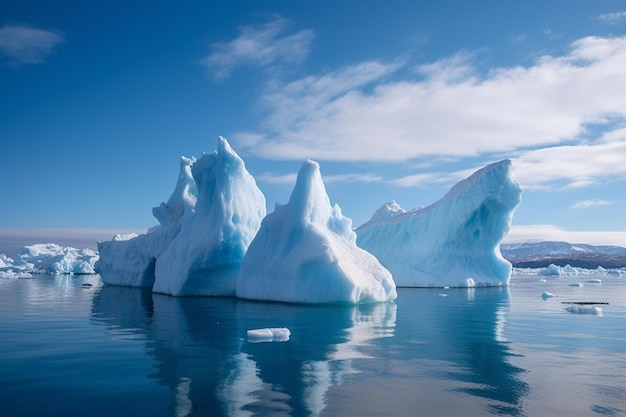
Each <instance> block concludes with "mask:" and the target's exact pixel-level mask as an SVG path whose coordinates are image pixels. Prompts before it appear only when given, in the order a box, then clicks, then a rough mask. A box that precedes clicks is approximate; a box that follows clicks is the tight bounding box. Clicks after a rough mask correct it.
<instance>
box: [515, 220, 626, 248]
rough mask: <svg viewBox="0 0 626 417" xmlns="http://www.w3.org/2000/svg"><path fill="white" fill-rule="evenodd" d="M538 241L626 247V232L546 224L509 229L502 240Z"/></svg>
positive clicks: (516, 241)
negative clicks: (586, 229)
mask: <svg viewBox="0 0 626 417" xmlns="http://www.w3.org/2000/svg"><path fill="white" fill-rule="evenodd" d="M539 241H563V242H570V243H588V244H591V245H618V246H624V247H626V231H614V232H605V231H573V230H565V229H562V228H560V227H557V226H554V225H546V224H538V225H519V226H513V227H512V228H511V231H510V232H509V234H508V235H507V236H506V237H505V238H504V241H503V243H522V242H539Z"/></svg>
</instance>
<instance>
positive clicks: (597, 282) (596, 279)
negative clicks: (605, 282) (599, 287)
mask: <svg viewBox="0 0 626 417" xmlns="http://www.w3.org/2000/svg"><path fill="white" fill-rule="evenodd" d="M587 282H591V283H593V284H601V283H602V280H601V279H600V278H594V279H589V280H587Z"/></svg>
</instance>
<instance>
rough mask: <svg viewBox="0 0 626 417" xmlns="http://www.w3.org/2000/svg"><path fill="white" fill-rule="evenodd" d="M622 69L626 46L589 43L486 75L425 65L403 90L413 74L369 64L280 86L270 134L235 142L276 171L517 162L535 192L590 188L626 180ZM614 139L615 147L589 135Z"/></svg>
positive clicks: (272, 94)
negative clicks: (301, 162)
mask: <svg viewBox="0 0 626 417" xmlns="http://www.w3.org/2000/svg"><path fill="white" fill-rule="evenodd" d="M625 67H626V37H616V38H600V37H587V38H583V39H580V40H578V41H576V42H574V43H572V44H571V45H570V50H569V52H568V53H567V54H565V55H563V56H543V57H541V58H540V59H538V60H537V61H536V62H535V63H534V64H533V65H531V66H527V67H523V66H516V67H508V68H496V69H492V70H491V71H488V72H486V73H483V75H480V74H479V72H478V70H477V69H476V68H474V67H473V66H472V56H471V54H468V53H461V54H458V55H456V56H453V57H448V58H445V59H442V60H439V61H436V62H432V63H428V64H424V65H421V66H419V67H416V68H415V71H414V74H415V75H414V76H413V77H407V76H405V77H404V78H400V77H399V76H398V73H399V70H401V69H404V70H406V69H407V68H406V65H404V63H402V62H395V63H384V62H380V61H370V62H365V63H361V64H357V65H353V66H351V67H346V68H342V69H338V70H336V71H333V72H329V73H326V74H322V75H319V76H309V77H305V78H302V79H299V80H295V81H292V82H289V83H283V84H280V83H276V82H274V83H272V84H271V87H269V88H268V91H267V94H266V95H265V96H264V97H263V99H262V100H261V105H262V106H263V107H264V109H265V110H266V112H267V117H266V118H265V120H266V122H265V124H264V125H263V127H262V128H261V129H259V131H256V132H238V133H236V134H235V135H234V137H235V138H236V139H237V141H238V143H240V144H241V146H243V147H247V148H249V149H250V151H251V152H252V153H255V154H256V155H257V156H260V157H264V158H268V159H283V160H293V159H304V158H313V159H317V160H334V161H378V162H404V161H409V160H412V161H413V162H415V161H426V160H430V159H432V158H436V157H444V156H445V157H453V158H464V157H481V158H486V157H487V158H489V159H493V155H496V159H502V158H504V157H511V158H512V157H514V156H515V157H516V158H515V163H516V166H518V169H517V172H518V174H519V175H520V177H523V178H524V179H525V180H528V181H529V183H530V185H531V187H532V186H535V187H540V186H541V185H542V184H545V183H546V182H550V181H565V182H566V183H567V185H568V186H572V187H574V186H584V185H588V184H590V183H593V182H594V181H596V180H597V179H598V178H600V177H604V176H607V175H613V176H615V175H618V176H619V175H622V174H624V173H625V168H624V166H626V164H624V163H623V162H624V161H623V158H620V155H625V154H626V153H624V151H625V150H626V141H625V140H624V135H623V131H622V130H620V128H621V127H622V125H623V124H624V120H626V110H625V109H626V78H625V77H624V76H623V68H625ZM612 128H613V129H615V134H614V135H612V136H611V135H608V134H606V135H605V136H603V137H602V138H598V137H594V136H593V134H592V133H594V132H596V131H606V130H607V129H609V130H610V129H612ZM583 155H584V156H583ZM546 161H550V162H551V163H550V164H547V165H546V166H541V167H540V164H544V163H545V162H546ZM603 164H608V165H603ZM620 164H621V166H620ZM563 167H564V168H563ZM561 168H563V169H561ZM609 173H612V174H609ZM427 179H428V178H426V177H423V178H419V177H416V178H405V179H401V180H397V182H398V185H405V186H406V185H410V184H415V183H419V182H420V181H421V180H427ZM525 184H526V183H525Z"/></svg>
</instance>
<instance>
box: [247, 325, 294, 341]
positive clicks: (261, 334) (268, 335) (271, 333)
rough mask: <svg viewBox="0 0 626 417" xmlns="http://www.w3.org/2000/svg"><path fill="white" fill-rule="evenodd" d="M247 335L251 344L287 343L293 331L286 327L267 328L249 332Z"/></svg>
mask: <svg viewBox="0 0 626 417" xmlns="http://www.w3.org/2000/svg"><path fill="white" fill-rule="evenodd" d="M247 335H248V342H250V343H264V342H287V341H288V340H289V337H290V336H291V331H290V330H289V329H288V328H286V327H267V328H265V329H253V330H248V332H247Z"/></svg>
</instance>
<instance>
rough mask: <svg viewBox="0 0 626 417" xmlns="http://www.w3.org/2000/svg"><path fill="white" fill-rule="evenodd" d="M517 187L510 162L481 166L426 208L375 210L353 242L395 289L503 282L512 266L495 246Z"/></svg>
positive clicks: (517, 196) (509, 216)
mask: <svg viewBox="0 0 626 417" xmlns="http://www.w3.org/2000/svg"><path fill="white" fill-rule="evenodd" d="M521 191H522V190H521V188H520V186H519V184H518V183H517V181H516V180H515V179H514V178H513V167H512V164H511V161H509V160H504V161H501V162H497V163H494V164H491V165H487V166H486V167H484V168H482V169H480V170H478V171H476V172H475V173H474V174H472V175H471V176H470V177H468V178H466V179H465V180H463V181H461V182H459V183H458V184H456V185H455V186H454V187H452V189H451V190H450V191H449V192H448V193H447V194H446V195H445V196H444V197H443V198H442V199H441V200H439V201H437V202H436V203H434V204H432V205H431V206H428V207H425V208H423V209H416V210H411V211H409V212H405V213H402V212H400V211H401V210H398V209H396V208H394V209H393V210H383V213H384V212H389V211H393V214H392V215H389V216H385V215H384V214H382V215H381V213H380V212H381V210H382V209H379V210H378V211H377V215H375V216H374V218H372V220H370V221H369V222H367V223H365V224H364V225H362V226H360V227H359V228H357V230H356V232H357V236H358V237H357V242H358V245H359V246H360V247H362V248H364V249H365V250H367V251H369V252H371V253H373V254H374V255H375V256H376V257H377V258H378V259H379V260H380V262H381V263H382V264H383V265H384V266H385V267H386V268H387V269H389V270H390V271H391V273H392V274H393V277H394V280H395V282H396V284H397V285H398V286H399V287H443V286H452V287H472V286H483V285H486V286H487V285H489V286H490V285H493V286H500V285H508V283H509V279H510V276H511V269H512V268H511V264H510V263H509V262H508V261H507V260H505V259H504V258H503V257H502V255H501V254H500V249H499V245H500V242H501V241H502V239H503V238H504V237H505V235H506V234H507V233H508V231H509V229H510V226H511V219H512V216H513V212H514V210H515V208H517V206H518V205H519V203H520V201H521ZM392 206H393V205H392ZM383 208H384V207H383Z"/></svg>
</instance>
